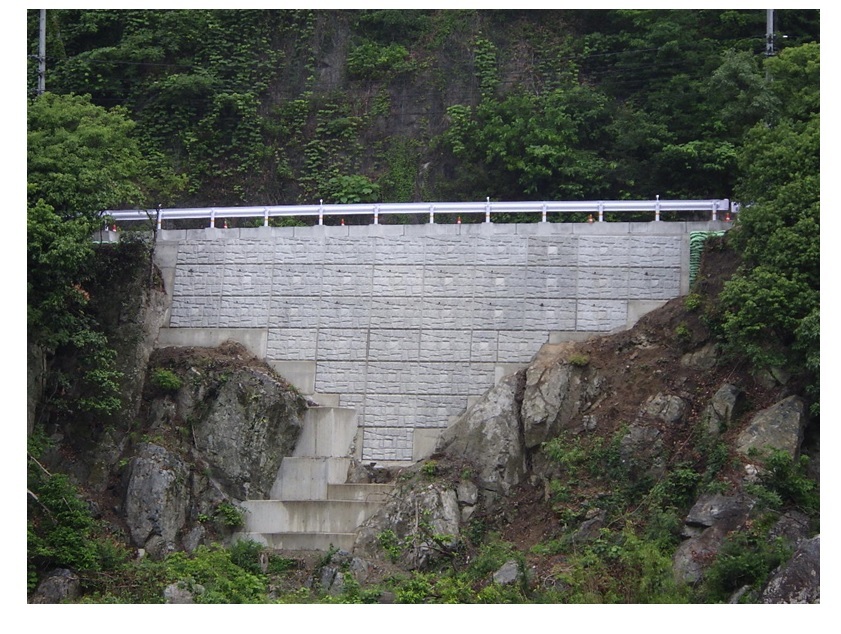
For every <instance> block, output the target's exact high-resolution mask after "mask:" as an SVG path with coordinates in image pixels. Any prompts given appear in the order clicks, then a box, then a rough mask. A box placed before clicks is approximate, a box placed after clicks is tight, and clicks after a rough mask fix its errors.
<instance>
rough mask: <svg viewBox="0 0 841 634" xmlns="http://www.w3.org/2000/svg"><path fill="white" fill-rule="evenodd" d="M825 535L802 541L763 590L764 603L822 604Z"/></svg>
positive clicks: (762, 598) (762, 601) (762, 600)
mask: <svg viewBox="0 0 841 634" xmlns="http://www.w3.org/2000/svg"><path fill="white" fill-rule="evenodd" d="M820 601H821V536H820V535H817V536H815V537H813V538H812V539H807V540H805V541H803V542H801V544H800V546H799V547H798V548H797V550H796V551H795V553H794V555H792V557H791V559H789V560H788V562H786V564H785V565H783V566H782V567H780V568H779V569H778V570H777V571H776V572H775V573H774V575H773V576H772V577H771V579H770V580H769V581H768V583H767V585H766V586H765V589H764V590H763V591H762V595H761V597H760V603H820Z"/></svg>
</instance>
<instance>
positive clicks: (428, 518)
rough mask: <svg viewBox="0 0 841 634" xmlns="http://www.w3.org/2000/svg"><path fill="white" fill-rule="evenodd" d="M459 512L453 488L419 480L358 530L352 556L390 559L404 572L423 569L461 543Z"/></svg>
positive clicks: (453, 550)
mask: <svg viewBox="0 0 841 634" xmlns="http://www.w3.org/2000/svg"><path fill="white" fill-rule="evenodd" d="M460 520H461V511H460V510H459V502H458V496H457V494H456V491H455V489H454V488H453V486H452V485H450V484H449V483H447V482H446V481H443V480H438V481H434V482H424V480H423V478H422V477H421V478H420V479H418V480H415V481H413V482H411V483H410V484H407V485H404V486H402V487H401V488H399V489H398V490H397V491H395V493H394V495H392V496H391V498H390V501H389V502H387V503H386V505H385V506H384V507H383V508H382V509H381V510H380V511H379V512H378V513H377V514H376V515H374V516H373V517H371V518H370V519H368V521H366V522H365V524H364V525H363V526H362V527H361V528H360V529H359V531H358V532H357V536H356V542H355V544H354V547H353V552H354V554H356V555H359V556H361V557H367V558H371V559H384V558H386V557H388V558H390V559H391V561H392V562H393V563H396V564H398V565H401V566H403V567H406V568H410V569H415V568H424V567H426V566H428V565H429V564H431V563H432V562H434V561H436V560H439V559H441V558H447V557H448V556H450V554H451V553H453V552H455V550H456V549H457V548H458V546H459V543H460V541H461V532H460Z"/></svg>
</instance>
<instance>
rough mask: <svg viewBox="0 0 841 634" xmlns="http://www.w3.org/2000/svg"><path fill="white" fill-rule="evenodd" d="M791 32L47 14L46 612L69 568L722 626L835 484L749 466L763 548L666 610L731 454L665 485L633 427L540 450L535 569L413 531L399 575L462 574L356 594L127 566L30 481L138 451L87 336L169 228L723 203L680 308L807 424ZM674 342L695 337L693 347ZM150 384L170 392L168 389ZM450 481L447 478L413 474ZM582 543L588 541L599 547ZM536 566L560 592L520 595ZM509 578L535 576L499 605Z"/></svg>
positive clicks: (816, 270)
mask: <svg viewBox="0 0 841 634" xmlns="http://www.w3.org/2000/svg"><path fill="white" fill-rule="evenodd" d="M37 14H38V11H37V10H30V11H29V12H28V29H29V37H28V41H29V42H30V50H29V51H28V52H29V53H31V54H33V55H34V54H35V53H37ZM777 15H778V20H779V23H778V28H779V30H780V31H781V32H785V33H787V34H788V36H789V37H788V39H787V40H785V41H784V42H783V41H780V40H778V42H777V43H778V44H779V45H780V46H781V47H782V48H781V50H780V51H779V53H778V54H777V55H775V56H773V57H766V56H765V55H764V46H765V42H764V38H763V35H764V28H765V25H764V20H765V15H764V11H760V10H693V11H686V10H656V11H652V10H610V11H602V10H583V11H537V10H531V11H520V10H509V11H478V10H458V11H442V10H399V11H397V10H361V11H355V12H352V13H347V14H341V16H337V14H333V13H331V12H327V11H313V10H265V11H262V10H111V9H105V10H81V9H73V10H71V9H62V10H50V11H48V16H49V24H48V38H47V42H48V51H47V55H48V58H49V60H50V73H49V75H48V80H47V88H48V91H49V92H47V93H46V94H44V95H41V96H38V97H35V96H34V90H32V88H33V86H34V79H35V74H34V73H31V74H30V93H31V98H30V99H29V102H28V110H27V167H28V175H27V334H28V338H29V342H30V343H31V344H33V345H35V346H37V348H38V349H39V350H41V351H43V352H44V355H45V359H46V361H47V376H46V379H45V386H46V389H45V390H44V394H45V396H44V398H43V399H42V403H41V405H40V409H39V417H38V421H39V423H38V426H37V427H36V430H35V432H34V433H33V434H32V435H31V437H30V447H29V451H28V465H27V487H28V498H27V499H28V518H27V548H28V561H27V563H28V587H29V589H30V590H31V589H32V588H33V587H34V585H35V583H36V582H37V581H38V577H39V575H41V574H43V573H44V572H46V571H48V570H50V569H52V568H55V567H60V566H61V567H64V566H66V567H69V568H72V569H73V570H74V571H76V572H77V573H78V574H80V576H81V577H82V581H83V590H84V592H85V597H86V598H85V601H91V602H102V603H106V602H132V603H156V602H162V601H163V594H162V593H163V589H164V588H165V587H167V586H168V585H169V584H173V583H176V584H179V585H180V586H181V587H183V588H184V589H187V590H190V591H191V592H193V593H194V596H195V600H196V601H197V602H203V603H258V602H268V601H270V600H276V601H277V602H280V603H290V602H336V603H368V602H373V601H376V600H378V597H379V595H380V594H382V593H385V592H390V593H392V594H393V595H394V600H395V601H397V602H400V603H431V602H439V603H482V602H487V603H507V602H520V603H522V602H535V603H537V602H568V603H579V602H638V603H642V602H661V603H669V602H690V601H709V602H715V601H723V600H726V599H727V598H728V597H729V596H730V595H731V594H732V592H733V591H735V590H738V589H740V588H743V587H745V586H750V587H752V588H756V587H758V586H759V585H760V584H761V583H762V582H763V581H764V580H765V579H767V576H768V574H769V573H770V571H771V570H772V569H773V567H774V566H776V565H777V563H779V562H780V561H782V559H783V558H784V557H785V556H786V554H787V551H786V549H785V548H784V546H783V545H782V544H781V543H779V542H777V541H775V540H773V539H769V526H770V524H771V521H772V519H773V518H775V517H777V516H778V515H779V513H780V512H782V511H784V510H788V509H792V508H795V509H798V510H800V511H802V512H804V513H805V514H806V515H807V516H808V517H809V518H810V520H811V521H812V522H813V523H814V524H815V525H817V522H818V517H819V492H818V487H817V485H816V483H815V482H814V480H812V479H811V478H809V477H808V475H807V473H806V467H807V466H808V465H807V460H806V459H805V458H800V459H798V460H797V461H794V460H792V459H791V458H790V457H789V456H787V455H784V454H779V453H773V454H770V455H768V456H760V457H758V458H759V460H758V461H759V463H761V465H762V467H763V470H762V471H760V476H759V480H758V481H757V482H756V483H755V484H754V485H753V487H752V489H751V493H752V494H753V495H754V497H755V498H756V499H757V500H758V501H759V506H760V511H761V512H760V514H759V515H758V517H757V519H756V521H755V523H754V525H753V526H752V527H751V530H749V531H744V532H739V533H736V534H734V535H733V536H732V537H731V538H730V539H729V540H728V542H727V544H726V546H725V547H724V549H723V550H722V551H721V553H720V555H719V556H718V558H717V559H716V560H715V561H714V562H713V563H712V567H711V568H710V571H709V573H708V575H707V578H706V580H705V581H704V583H703V584H701V585H700V586H699V587H698V588H686V587H680V586H677V585H675V583H674V581H673V579H672V577H671V574H670V570H671V555H672V553H673V552H674V548H675V545H676V544H677V542H678V540H679V530H680V527H681V519H682V518H683V517H685V513H686V510H687V508H688V506H689V505H691V504H692V502H693V500H694V499H695V498H696V496H697V495H698V494H699V493H700V492H711V491H718V492H722V491H726V490H727V487H728V486H729V484H728V480H727V479H726V478H725V477H724V476H723V475H722V474H723V473H725V472H726V471H727V470H728V468H729V467H732V466H733V465H732V464H731V460H732V458H731V456H730V455H729V453H728V450H727V446H726V445H725V444H724V443H723V442H722V441H721V440H720V439H712V438H709V437H702V436H697V437H693V438H692V439H691V443H690V444H691V446H688V447H687V448H686V449H685V451H683V453H681V454H680V455H679V456H677V457H676V458H675V459H674V460H673V461H672V462H670V463H669V464H667V465H665V466H664V467H663V472H662V474H661V475H658V476H657V477H653V476H652V475H651V474H649V473H647V472H646V471H645V470H644V469H641V470H637V467H638V466H639V465H634V464H630V463H629V462H627V461H623V459H622V453H621V440H622V437H623V435H624V433H625V431H626V430H624V429H620V430H619V431H618V432H616V433H615V434H614V435H612V436H610V437H601V436H598V435H588V434H580V435H572V434H564V435H561V436H559V437H557V438H554V439H552V440H550V441H548V442H547V443H545V444H544V445H543V447H542V452H543V455H544V456H545V457H546V458H547V459H548V460H549V461H550V462H551V465H552V468H553V469H554V473H555V476H554V477H553V478H552V479H551V480H550V482H548V484H547V496H548V502H547V504H548V505H549V506H550V507H551V510H552V511H553V512H554V513H555V516H556V517H557V520H558V530H557V532H556V533H555V534H553V535H548V536H546V538H545V539H544V540H543V541H541V542H540V543H539V544H537V545H536V546H535V547H534V548H532V550H531V552H530V553H522V552H518V551H517V549H516V548H515V547H514V546H513V545H512V544H510V543H508V542H505V541H504V540H502V538H501V537H500V536H499V535H498V534H495V533H493V532H492V530H491V522H490V520H489V518H485V517H482V518H479V517H474V518H473V519H472V520H471V522H470V523H469V525H468V526H467V527H465V528H464V531H463V535H464V536H466V537H467V540H466V543H456V541H455V540H454V539H453V536H450V535H439V534H436V533H435V532H434V531H433V530H432V527H431V526H430V525H429V523H428V521H426V518H425V516H424V517H421V519H420V521H419V522H418V534H417V539H411V538H410V539H406V538H400V537H398V536H397V535H396V534H395V533H394V532H393V531H385V532H383V533H381V534H380V535H379V537H378V541H379V545H380V546H381V548H382V549H383V550H384V552H385V553H386V554H387V556H388V557H389V558H391V559H392V560H393V561H398V560H400V559H401V558H402V557H403V556H404V555H406V554H407V553H410V552H411V550H412V549H415V548H419V547H420V546H421V545H423V546H424V547H426V548H430V549H433V550H435V551H436V552H438V553H439V554H441V555H444V556H443V557H442V560H443V561H444V562H445V563H444V564H443V565H442V566H441V568H440V569H437V570H424V571H415V572H411V573H406V574H404V575H398V576H394V577H391V578H387V579H385V580H383V581H382V582H381V583H380V584H377V585H374V586H371V587H366V588H361V587H360V586H359V584H357V583H356V582H355V581H353V578H352V576H351V575H350V574H347V575H345V577H344V581H345V583H344V589H343V590H342V591H341V592H339V593H337V594H332V595H331V594H327V593H326V592H323V591H322V590H320V589H318V588H314V589H313V588H307V587H300V586H296V585H295V584H294V583H292V582H291V581H290V576H291V573H292V571H293V570H294V568H295V565H296V562H293V561H291V560H288V559H284V558H282V557H277V556H276V555H273V554H270V553H267V552H265V551H264V550H263V548H262V547H261V546H260V545H258V544H254V543H253V542H238V543H236V544H234V545H232V546H231V547H230V548H224V547H222V546H218V545H216V546H213V547H200V548H198V549H197V550H196V551H195V552H194V553H192V554H191V555H187V554H185V553H174V554H172V555H170V556H168V557H165V558H164V559H162V560H160V561H153V560H151V559H149V558H147V559H144V560H142V561H135V560H134V557H133V553H130V552H129V550H128V549H127V547H125V546H124V545H123V544H124V542H125V541H126V538H125V536H123V535H121V534H119V532H117V531H114V530H113V529H109V527H108V526H106V525H105V524H103V523H102V522H101V521H100V520H98V519H94V517H93V515H92V513H91V511H90V508H89V506H88V504H87V503H86V502H85V499H84V498H85V494H84V491H83V490H81V489H80V488H79V487H77V486H74V484H73V481H72V480H71V479H70V478H69V477H68V476H67V475H64V474H61V473H51V472H50V471H49V470H48V468H46V467H45V466H44V464H45V463H44V462H42V460H43V457H42V456H43V455H44V449H45V441H44V437H45V434H44V429H45V428H46V426H47V425H50V426H51V428H61V429H72V430H74V431H85V432H86V433H85V434H75V433H74V434H73V435H72V436H73V440H74V442H75V441H78V439H79V438H80V437H82V436H86V434H87V433H88V432H89V433H90V434H91V435H93V433H94V431H96V432H101V431H102V430H103V429H111V430H113V429H122V430H124V429H130V428H131V421H124V420H119V419H118V417H119V415H120V413H121V409H122V408H123V406H124V397H125V387H124V382H125V376H124V374H123V372H122V371H121V369H120V365H119V358H118V353H117V349H118V347H119V343H120V342H117V341H115V340H114V338H113V337H110V336H109V335H108V334H106V331H105V329H104V328H103V325H102V323H100V320H99V319H98V317H97V315H98V314H101V309H102V308H103V305H104V303H105V302H104V299H105V298H106V297H107V296H108V294H109V285H112V286H113V285H119V284H122V278H119V275H121V274H122V273H121V272H122V271H124V270H129V269H131V270H135V269H136V267H137V266H139V265H140V264H144V263H148V254H149V252H148V247H147V246H146V245H144V244H143V243H142V241H139V240H136V241H132V240H130V239H125V237H126V234H124V239H123V241H122V243H121V244H120V246H116V245H99V246H97V245H95V243H94V241H92V240H91V236H92V235H95V234H96V232H97V231H98V230H99V229H100V228H101V225H102V222H103V219H102V218H101V217H100V216H99V214H100V212H102V211H103V210H107V209H120V208H129V207H140V208H150V207H154V206H155V205H156V204H158V203H161V204H163V205H164V206H193V205H195V206H209V205H235V204H284V203H297V202H307V203H311V202H316V201H318V200H319V199H323V200H324V201H325V202H336V203H361V202H377V201H388V202H400V201H412V200H433V201H434V200H443V199H449V200H485V198H486V197H490V198H492V199H495V200H523V199H534V200H546V199H573V200H574V199H609V198H645V199H650V198H652V197H653V196H654V195H655V194H659V195H660V197H661V198H672V197H692V198H711V197H730V198H732V199H734V200H738V201H740V202H741V203H743V206H742V210H741V212H740V213H739V214H738V216H737V218H736V221H735V223H734V228H733V230H732V231H730V232H728V234H727V235H726V237H725V238H723V239H719V238H716V241H715V243H716V245H717V248H722V249H733V250H735V252H736V253H738V254H739V256H740V258H741V262H742V264H741V267H740V269H739V271H738V273H737V274H736V275H734V276H733V278H732V279H731V280H729V281H728V282H727V283H726V284H725V286H724V289H723V291H722V292H721V293H720V295H719V297H718V298H715V297H710V296H707V295H705V294H703V293H702V292H701V291H700V290H699V287H693V293H691V294H690V295H688V296H687V298H686V299H685V302H684V306H685V308H686V309H687V310H688V311H691V312H693V313H696V314H697V315H698V317H700V319H701V321H702V323H704V324H705V325H708V326H709V327H710V329H711V330H712V331H713V333H714V335H715V336H716V337H717V338H718V340H720V341H721V342H723V344H724V346H725V348H726V350H727V352H728V353H729V355H730V356H731V357H732V358H733V359H735V360H745V361H747V362H748V363H750V364H751V365H752V366H753V367H755V368H756V369H763V368H775V369H776V368H782V369H784V370H786V371H787V372H789V373H791V375H792V377H793V379H792V382H791V385H792V386H793V387H794V389H800V388H802V390H803V391H804V392H805V394H806V395H807V396H808V397H809V398H810V401H811V402H810V408H811V413H812V414H813V417H814V418H815V419H816V420H819V419H817V417H818V416H819V413H820V406H819V401H820V386H819V375H820V251H819V237H820V187H819V185H820V161H819V153H820V152H819V151H820V112H819V106H820V92H819V74H820V46H819V44H818V43H817V39H818V26H819V14H818V12H817V11H814V10H778V11H777ZM338 17H341V19H338ZM338 23H341V24H338ZM329 29H334V30H329ZM197 33H202V34H211V36H208V37H196V34H197ZM328 35H329V36H330V37H327V36H328ZM334 36H335V37H334ZM328 48H329V50H328ZM342 50H346V51H347V55H346V57H344V58H341V57H337V53H336V51H342ZM328 55H332V56H333V57H331V62H330V64H327V63H326V62H325V61H324V60H325V59H326V58H327V56H328ZM334 58H335V59H334ZM499 219H500V220H502V221H522V220H525V219H523V218H521V217H518V216H516V215H513V214H511V215H507V216H503V217H500V218H499ZM571 219H574V220H583V219H584V218H571ZM399 220H400V221H404V222H411V221H413V220H414V219H413V218H408V217H407V218H400V219H399ZM530 220H532V221H533V220H534V218H531V219H530ZM553 220H557V219H553ZM390 221H391V220H390ZM299 222H300V221H298V220H296V219H278V220H273V221H272V224H273V225H281V224H283V225H291V224H298V223H299ZM711 242H712V241H711V240H709V241H707V244H708V245H709V244H710V243H711ZM106 272H107V274H106ZM109 275H110V276H111V277H109ZM148 281H149V283H152V282H153V275H152V274H151V272H150V274H149V276H148ZM98 311H99V312H98ZM674 337H675V339H676V340H677V342H678V343H681V344H682V343H685V342H688V341H689V340H690V339H691V337H692V331H691V330H690V328H689V326H688V325H687V324H686V323H678V324H677V325H676V327H675V330H674ZM589 362H590V360H589V358H587V357H585V356H583V355H581V356H575V357H572V358H570V359H569V363H570V364H572V365H573V366H577V367H584V366H587V365H588V364H589ZM149 378H150V383H151V385H153V386H154V387H156V388H157V389H159V390H164V391H173V390H177V389H178V388H179V387H180V386H181V379H180V377H179V376H178V375H177V374H176V373H175V372H173V371H172V370H170V369H167V368H157V369H156V370H154V371H153V372H152V374H151V376H150V377H149ZM115 421H117V422H118V423H119V425H116V426H115V424H114V423H115ZM813 424H817V422H813ZM137 434H138V437H140V435H139V432H137ZM443 471H444V470H443V469H439V465H438V464H437V463H436V462H435V461H433V460H430V461H427V462H426V463H424V465H423V466H422V467H421V469H420V475H421V477H422V478H425V479H427V480H429V479H432V478H436V480H437V479H443V478H444V477H445V475H446V474H444V473H442V472H443ZM638 471H639V472H638ZM427 484H428V482H427ZM585 485H586V486H585ZM243 520H244V517H243V512H242V511H241V510H240V509H239V508H238V507H236V506H235V505H234V504H231V503H222V504H220V505H219V506H217V507H216V509H215V510H214V511H210V510H208V511H207V514H204V515H203V516H201V517H200V518H199V521H200V522H202V523H203V524H205V525H206V526H207V527H208V528H210V527H211V526H213V525H215V526H216V527H217V528H220V529H223V530H222V532H226V533H229V532H230V530H231V529H235V528H237V527H240V526H242V524H243ZM589 520H596V523H595V524H594V525H597V528H596V529H595V530H594V533H593V534H592V535H589V536H588V537H587V539H583V536H582V535H579V534H577V531H578V530H579V529H580V527H581V526H582V523H583V522H585V521H589ZM467 548H469V549H470V555H471V557H470V559H467V557H466V555H465V553H466V549H467ZM332 554H333V553H331V555H332ZM527 556H541V557H544V556H545V557H550V556H551V557H558V558H560V559H562V561H563V566H562V567H559V568H558V569H553V570H551V571H549V572H548V573H545V574H546V576H545V578H542V579H539V580H531V582H529V583H526V582H525V579H526V576H527V575H526V574H525V573H526V570H527V567H526V563H525V562H526V560H527ZM511 560H513V561H515V562H516V563H517V565H518V566H519V569H520V572H521V573H522V579H523V580H522V581H521V582H518V583H515V584H512V585H510V586H501V585H499V584H495V583H493V582H492V580H491V576H492V574H493V573H494V572H495V571H496V570H498V569H499V568H500V567H501V566H502V565H503V564H504V563H506V562H507V561H511ZM328 563H329V557H328V558H327V559H326V561H325V563H324V565H328ZM270 588H273V589H274V590H275V594H274V595H269V594H268V591H269V589H270ZM278 588H281V589H278ZM269 596H272V597H273V598H272V599H269Z"/></svg>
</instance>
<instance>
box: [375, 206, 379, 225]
mask: <svg viewBox="0 0 841 634" xmlns="http://www.w3.org/2000/svg"><path fill="white" fill-rule="evenodd" d="M374 224H375V225H378V224H380V206H379V205H374Z"/></svg>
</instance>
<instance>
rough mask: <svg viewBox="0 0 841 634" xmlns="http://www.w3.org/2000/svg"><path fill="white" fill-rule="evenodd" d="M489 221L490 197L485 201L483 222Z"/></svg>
mask: <svg viewBox="0 0 841 634" xmlns="http://www.w3.org/2000/svg"><path fill="white" fill-rule="evenodd" d="M490 221H491V197H490V196H488V197H487V198H486V199H485V222H490Z"/></svg>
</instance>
